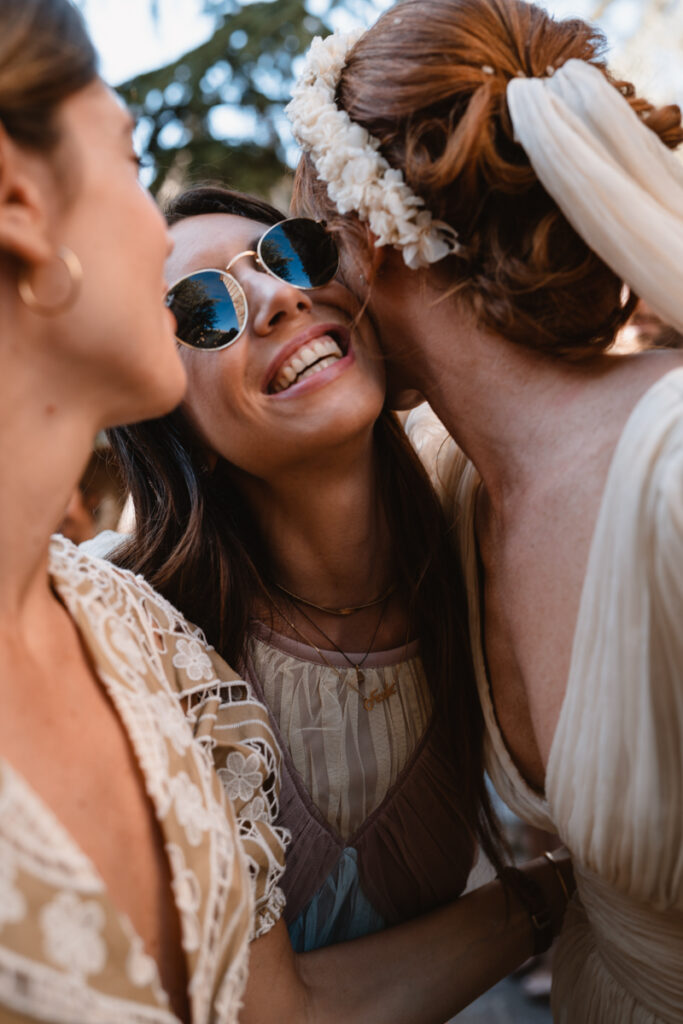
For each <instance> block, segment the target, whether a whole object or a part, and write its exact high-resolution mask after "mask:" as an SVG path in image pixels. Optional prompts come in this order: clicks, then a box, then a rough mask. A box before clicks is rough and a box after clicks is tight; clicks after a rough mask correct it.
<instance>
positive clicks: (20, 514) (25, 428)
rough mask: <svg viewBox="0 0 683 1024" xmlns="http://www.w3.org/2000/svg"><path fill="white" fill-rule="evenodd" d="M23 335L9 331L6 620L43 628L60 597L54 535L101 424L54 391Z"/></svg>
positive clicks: (0, 590) (4, 427)
mask: <svg viewBox="0 0 683 1024" xmlns="http://www.w3.org/2000/svg"><path fill="white" fill-rule="evenodd" d="M21 340H22V339H17V340H15V343H14V344H11V343H8V342H7V338H6V337H4V338H3V349H4V355H3V360H2V380H1V383H0V438H1V439H2V440H1V441H0V480H2V510H1V512H0V620H1V621H2V623H3V626H2V632H6V631H8V630H10V629H17V628H19V626H20V623H21V622H25V623H27V624H31V629H30V630H29V632H30V631H31V630H33V632H34V633H35V628H36V622H38V621H39V619H40V611H39V610H40V609H42V610H43V611H46V610H47V609H48V608H49V606H51V604H52V603H53V600H52V596H51V592H50V590H49V583H48V579H47V557H48V546H49V538H50V535H51V534H52V533H53V532H54V531H55V530H56V529H57V527H58V526H59V524H60V522H61V520H62V518H63V515H64V510H65V508H66V505H67V503H68V500H69V498H70V496H71V494H72V492H73V490H74V488H75V487H76V486H77V484H78V480H79V477H80V475H81V473H82V471H83V467H84V465H85V463H86V461H87V458H88V455H89V452H90V447H91V444H92V439H93V436H94V430H95V427H94V425H91V424H88V423H85V422H84V420H83V417H80V418H79V416H77V415H76V413H75V412H74V406H75V403H73V402H68V401H66V400H60V398H59V396H57V395H56V394H55V393H50V391H49V387H48V385H47V384H46V380H45V378H44V375H43V374H41V373H39V372H37V370H36V369H35V368H33V367H31V366H30V365H28V364H29V360H27V359H25V358H22V357H21V351H22V349H21V345H20V341H21ZM23 342H24V344H25V345H27V344H29V343H30V342H29V341H28V340H27V339H23ZM17 352H18V353H19V356H18V357H17V358H13V356H14V354H15V353H17ZM27 628H28V626H27Z"/></svg>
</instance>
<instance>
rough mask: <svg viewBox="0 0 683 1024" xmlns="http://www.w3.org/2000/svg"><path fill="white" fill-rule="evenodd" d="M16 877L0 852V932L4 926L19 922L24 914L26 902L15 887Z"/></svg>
mask: <svg viewBox="0 0 683 1024" xmlns="http://www.w3.org/2000/svg"><path fill="white" fill-rule="evenodd" d="M16 875H17V871H16V867H15V865H14V863H13V862H12V861H11V860H9V858H8V859H5V857H3V856H2V852H1V851H0V931H2V927H3V925H4V924H9V923H10V922H12V923H14V922H16V921H21V919H22V917H23V916H24V914H25V913H26V900H25V899H24V896H23V894H22V893H21V891H20V890H19V889H18V888H17V887H16V885H15V879H16Z"/></svg>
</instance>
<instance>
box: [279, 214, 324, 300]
mask: <svg viewBox="0 0 683 1024" xmlns="http://www.w3.org/2000/svg"><path fill="white" fill-rule="evenodd" d="M259 254H260V257H261V260H262V261H263V263H265V265H266V266H267V267H268V269H269V270H270V272H271V273H273V274H275V276H276V277H279V278H281V280H283V281H287V283H288V284H293V285H294V286H295V288H320V287H321V285H324V284H329V282H330V281H331V280H332V278H333V277H334V275H335V274H336V273H337V268H338V266H339V256H338V254H337V246H336V245H335V243H334V239H333V238H332V237H331V235H329V234H328V233H327V232H326V231H325V229H324V227H322V225H321V224H318V223H316V221H314V220H308V219H307V218H305V217H296V218H294V219H292V220H286V221H284V223H282V224H277V225H276V226H275V227H273V228H269V229H268V231H267V232H266V234H265V235H264V236H263V238H262V239H261V243H260V246H259Z"/></svg>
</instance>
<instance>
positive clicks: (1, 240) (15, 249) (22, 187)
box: [0, 124, 55, 265]
mask: <svg viewBox="0 0 683 1024" xmlns="http://www.w3.org/2000/svg"><path fill="white" fill-rule="evenodd" d="M43 164H44V161H43V158H42V157H40V156H38V155H33V154H31V153H29V152H27V151H25V150H22V149H20V147H19V146H17V145H16V143H15V142H13V141H12V139H11V138H10V137H9V135H8V134H7V132H6V131H5V129H4V127H3V126H2V124H0V252H3V253H6V254H7V255H9V256H14V257H15V258H16V259H18V260H21V261H22V262H23V263H26V264H28V265H37V264H41V263H46V262H47V261H48V260H50V259H51V258H52V257H53V256H54V248H55V247H54V244H53V243H52V242H51V241H50V237H49V231H48V216H47V203H46V197H45V195H44V188H45V185H46V184H47V183H48V172H47V169H46V168H44V166H43ZM41 178H42V179H43V181H42V183H41ZM41 184H42V188H41Z"/></svg>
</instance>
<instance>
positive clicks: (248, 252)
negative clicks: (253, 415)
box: [166, 217, 339, 352]
mask: <svg viewBox="0 0 683 1024" xmlns="http://www.w3.org/2000/svg"><path fill="white" fill-rule="evenodd" d="M293 220H307V221H311V222H312V223H313V224H319V225H320V227H322V228H325V227H326V222H325V221H324V220H313V218H312V217H285V218H284V220H279V221H278V222H277V224H271V225H270V227H268V228H266V230H265V231H264V232H263V234H262V235H261V237H260V238H259V240H258V245H257V246H256V248H255V249H245V250H244V251H243V252H238V253H237V255H236V256H233V257H232V259H231V260H230V262H229V263H228V264H227V265H226V266H225V268H224V269H223V270H219V268H218V267H200V268H199V269H198V270H193V271H192V273H191V274H183V276H182V277H179V278H178V280H177V281H175V282H174V283H173V284H172V285H170V286H169V289H168V292H167V293H166V294H167V295H170V293H171V292H172V291H173V289H174V288H177V287H178V285H179V284H180V283H181V281H189V280H190V279H191V278H193V277H195V275H197V274H205V273H206V272H207V271H211V273H214V274H218V275H219V277H220V278H221V281H223V284H224V287H225V290H226V292H227V293H228V297H229V299H230V301H231V302H232V304H233V306H235V301H234V299H233V297H232V295H231V294H230V290H229V288H228V287H227V285H225V281H224V278H226V277H228V278H229V279H230V281H231V282H232V284H233V286H234V287H235V288H236V289H237V292H238V293H239V296H240V299H241V301H242V302H243V303H244V323H243V324H242V326H241V327H240V329H239V332H238V333H237V334H236V335H235V337H234V338H231V339H230V341H227V342H226V343H225V345H215V346H213V347H212V348H201V347H200V346H198V345H192V344H191V343H190V342H189V341H183V339H182V338H179V337H178V335H177V334H176V336H175V338H176V341H177V342H178V343H179V344H180V345H184V346H185V347H186V348H190V349H193V350H194V351H195V352H222V351H223V349H225V348H230V346H231V345H234V344H235V342H236V341H239V339H240V338H241V337H242V335H243V334H244V332H245V330H246V327H247V324H248V323H249V303H248V302H247V296H246V293H245V291H244V288H243V287H242V285H241V284H240V283H239V281H238V280H237V278H236V277H235V275H234V274H231V273H230V271H231V270H232V268H233V266H234V265H235V263H237V260H241V259H242V257H243V256H253V257H254V262H255V263H256V264H257V266H258V267H259V268H260V269H261V270H262V271H264V273H266V274H268V275H269V276H270V277H273V278H274V279H275V280H276V281H281V282H282V283H283V284H287V285H289V286H290V288H297V289H298V290H299V291H302V292H314V291H318V289H319V288H326V287H327V286H328V284H329V283H330V281H333V280H334V278H335V277H336V276H337V273H338V271H339V250H338V249H337V243H336V242H334V239H333V238H332V236H331V235H330V236H329V237H330V238H331V240H332V242H334V246H335V249H337V265H336V267H335V269H334V273H333V274H332V276H331V277H330V280H329V281H325V282H324V283H323V284H315V285H310V287H308V288H306V287H303V286H301V285H295V284H291V283H290V282H289V281H285V279H284V278H283V277H280V276H279V274H275V273H274V272H273V271H272V270H271V269H270V268H269V267H268V266H267V264H266V263H265V262H264V261H263V257H262V256H261V245H262V244H263V240H264V239H265V238H266V237H267V235H268V234H269V233H270V232H271V231H274V230H275V228H279V227H281V226H282V225H283V224H289V223H290V221H293ZM235 310H237V307H236V306H235Z"/></svg>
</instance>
